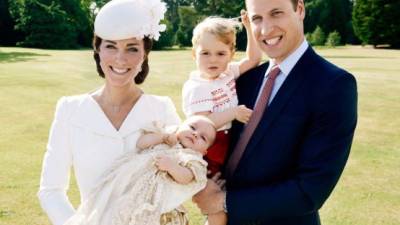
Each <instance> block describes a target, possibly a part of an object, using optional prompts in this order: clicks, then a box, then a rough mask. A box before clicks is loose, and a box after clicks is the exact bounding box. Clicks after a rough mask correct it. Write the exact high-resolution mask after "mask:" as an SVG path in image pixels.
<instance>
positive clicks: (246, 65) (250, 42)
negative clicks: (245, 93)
mask: <svg viewBox="0 0 400 225" xmlns="http://www.w3.org/2000/svg"><path fill="white" fill-rule="evenodd" d="M240 15H241V17H242V23H243V26H244V28H245V29H246V35H247V47H246V58H244V59H242V60H240V62H239V71H240V74H243V73H244V72H246V71H248V70H249V69H251V68H254V67H256V66H258V64H259V63H260V61H261V57H262V52H261V49H260V48H259V46H257V41H256V40H255V38H254V36H253V34H252V31H251V27H250V20H249V17H248V16H247V12H246V11H245V10H242V11H241V12H240Z"/></svg>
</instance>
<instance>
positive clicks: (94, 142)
mask: <svg viewBox="0 0 400 225" xmlns="http://www.w3.org/2000/svg"><path fill="white" fill-rule="evenodd" d="M161 112H162V113H161ZM152 121H161V122H163V123H165V124H167V125H178V124H179V123H180V119H179V116H178V115H177V113H176V109H175V107H174V105H173V103H172V101H171V100H170V99H169V98H167V97H159V96H153V95H147V94H143V95H142V96H141V97H140V98H139V100H138V101H137V102H136V104H135V106H134V107H133V108H132V110H131V111H130V112H129V114H128V115H127V117H126V119H125V121H124V122H123V124H122V125H121V127H120V129H119V130H116V129H115V128H114V127H113V125H112V124H111V122H110V121H109V120H108V118H107V117H106V116H105V114H104V112H103V111H102V109H101V108H100V106H99V105H98V104H97V102H96V101H95V100H94V99H93V98H92V97H91V96H90V95H89V94H85V95H79V96H71V97H63V98H61V99H60V100H59V101H58V103H57V107H56V113H55V118H54V121H53V123H52V127H51V130H50V135H49V141H48V144H47V151H46V153H45V156H44V160H43V169H42V174H41V180H40V188H39V192H38V197H39V200H40V203H41V206H42V208H43V209H44V211H45V212H46V213H47V215H48V216H49V218H50V220H51V222H52V224H53V225H63V224H64V223H65V222H66V221H67V220H68V218H70V217H71V216H72V215H74V213H75V209H74V208H73V207H72V205H71V203H70V201H69V200H68V197H67V195H66V192H67V190H68V187H69V181H70V170H71V168H73V169H74V175H75V177H76V180H77V184H78V188H79V191H80V196H81V202H84V201H86V200H87V199H88V197H89V194H90V190H92V189H93V188H94V186H95V184H96V183H98V179H99V177H100V176H101V175H102V174H103V173H104V172H105V171H106V170H107V169H109V168H110V166H111V165H112V163H113V162H114V161H115V160H116V159H117V158H119V157H121V156H122V155H124V154H126V153H127V152H129V151H134V150H135V149H136V148H135V146H136V141H137V139H138V137H139V136H140V134H141V132H140V128H142V127H143V126H145V125H146V124H149V123H151V122H152Z"/></svg>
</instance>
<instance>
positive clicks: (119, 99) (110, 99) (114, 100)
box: [98, 84, 142, 106]
mask: <svg viewBox="0 0 400 225" xmlns="http://www.w3.org/2000/svg"><path fill="white" fill-rule="evenodd" d="M141 93H142V91H141V90H140V88H139V87H138V86H136V85H134V84H131V85H129V86H126V87H118V88H115V87H110V86H108V85H104V86H103V88H101V89H100V90H99V93H98V97H99V98H100V99H101V100H102V101H104V103H106V104H107V105H112V106H123V105H125V104H127V103H129V102H132V99H133V98H134V99H136V98H137V97H138V96H139V95H140V94H141Z"/></svg>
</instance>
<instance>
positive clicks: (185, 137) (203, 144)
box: [176, 118, 216, 155]
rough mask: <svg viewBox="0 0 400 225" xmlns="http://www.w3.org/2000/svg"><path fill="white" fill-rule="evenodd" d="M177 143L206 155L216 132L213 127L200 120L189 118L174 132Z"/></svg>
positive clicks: (207, 122)
mask: <svg viewBox="0 0 400 225" xmlns="http://www.w3.org/2000/svg"><path fill="white" fill-rule="evenodd" d="M176 134H177V136H178V140H179V142H180V143H181V144H182V145H183V146H184V147H185V148H190V149H193V150H194V151H198V152H200V153H201V154H202V155H205V154H207V149H208V148H209V147H210V146H211V144H212V143H213V142H214V139H215V135H216V131H215V128H214V126H213V125H212V124H211V123H210V122H209V121H207V120H205V119H201V118H189V119H188V120H186V121H185V122H183V124H182V125H181V126H180V127H179V129H178V131H177V132H176Z"/></svg>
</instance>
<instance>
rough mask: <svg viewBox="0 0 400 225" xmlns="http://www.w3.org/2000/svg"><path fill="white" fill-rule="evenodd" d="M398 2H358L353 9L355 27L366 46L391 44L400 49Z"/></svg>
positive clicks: (365, 0) (394, 0) (370, 0)
mask: <svg viewBox="0 0 400 225" xmlns="http://www.w3.org/2000/svg"><path fill="white" fill-rule="evenodd" d="M399 14H400V1H398V0H357V1H356V2H355V5H354V9H353V26H354V31H355V33H356V35H357V36H358V38H360V39H361V40H362V42H363V43H364V44H372V45H374V46H375V47H376V46H377V45H378V44H390V45H391V46H392V47H395V48H398V47H400V40H399V37H400V26H399V25H398V21H397V20H396V19H395V18H397V17H398V15H399Z"/></svg>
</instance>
